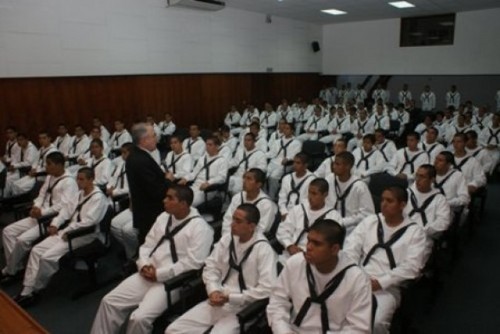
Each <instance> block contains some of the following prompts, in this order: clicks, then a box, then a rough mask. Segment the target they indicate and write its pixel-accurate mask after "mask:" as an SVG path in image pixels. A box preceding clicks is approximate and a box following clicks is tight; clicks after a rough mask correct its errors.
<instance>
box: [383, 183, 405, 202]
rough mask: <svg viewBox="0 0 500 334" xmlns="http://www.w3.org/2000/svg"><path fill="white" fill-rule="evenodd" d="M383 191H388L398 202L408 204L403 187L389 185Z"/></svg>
mask: <svg viewBox="0 0 500 334" xmlns="http://www.w3.org/2000/svg"><path fill="white" fill-rule="evenodd" d="M384 191H389V192H390V193H391V194H393V195H394V197H396V199H397V200H398V201H399V202H405V203H408V192H407V191H406V188H405V187H403V186H397V185H391V186H388V187H386V188H385V189H384Z"/></svg>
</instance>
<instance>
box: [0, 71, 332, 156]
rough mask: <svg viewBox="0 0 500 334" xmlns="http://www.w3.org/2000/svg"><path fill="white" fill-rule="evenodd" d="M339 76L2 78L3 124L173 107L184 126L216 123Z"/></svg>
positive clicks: (36, 125)
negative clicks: (246, 105) (248, 105)
mask: <svg viewBox="0 0 500 334" xmlns="http://www.w3.org/2000/svg"><path fill="white" fill-rule="evenodd" d="M333 81H334V77H323V76H320V75H318V74H186V75H154V76H111V77H69V78H26V79H0V125H1V126H2V127H3V128H4V127H5V126H7V125H15V126H16V127H17V128H18V129H19V130H20V131H23V132H26V133H28V135H30V136H31V138H36V134H37V132H38V131H39V130H40V129H47V130H49V131H50V132H51V133H52V134H53V135H55V130H56V125H57V123H61V122H62V123H66V124H67V125H68V126H69V127H70V128H71V129H72V128H73V127H74V125H75V124H77V123H81V124H83V125H84V127H86V128H87V130H88V128H90V125H91V119H92V117H94V116H99V117H100V118H101V119H102V120H103V122H104V123H105V125H106V126H108V128H110V130H112V125H113V121H114V120H116V119H122V120H123V121H124V122H125V123H126V124H127V125H130V124H132V122H134V121H137V120H143V119H144V118H145V116H146V115H147V114H151V115H153V116H154V117H155V118H156V119H157V120H159V119H161V118H163V115H164V113H165V112H170V113H172V114H173V115H174V119H175V122H176V123H177V124H178V125H179V126H181V127H186V126H188V125H189V124H190V123H191V122H198V123H199V124H200V126H201V127H203V128H215V127H216V126H217V125H219V124H220V123H221V121H222V119H223V118H224V115H225V113H226V112H227V111H228V110H229V107H230V106H231V105H233V104H234V105H236V106H238V108H241V105H242V101H252V103H254V105H256V106H257V107H258V108H259V109H261V108H262V106H263V104H264V102H267V101H269V102H271V103H272V104H273V105H274V106H276V105H277V104H278V103H279V102H280V101H281V99H282V98H287V99H288V100H289V101H295V100H296V99H297V97H302V98H304V99H307V100H310V99H311V98H312V97H314V96H316V95H317V94H318V92H319V90H320V89H321V87H322V85H323V84H324V83H326V82H328V83H330V82H333ZM71 131H72V130H71ZM3 143H4V138H1V140H0V145H2V147H3ZM0 151H2V150H1V149H0Z"/></svg>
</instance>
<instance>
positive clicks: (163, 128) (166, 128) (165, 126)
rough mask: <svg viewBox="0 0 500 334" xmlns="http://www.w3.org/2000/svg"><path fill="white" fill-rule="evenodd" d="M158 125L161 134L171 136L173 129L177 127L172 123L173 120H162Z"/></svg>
mask: <svg viewBox="0 0 500 334" xmlns="http://www.w3.org/2000/svg"><path fill="white" fill-rule="evenodd" d="M159 127H160V133H161V135H162V136H171V135H173V134H174V132H175V129H176V128H177V127H176V126H175V124H174V122H166V121H162V122H160V124H159Z"/></svg>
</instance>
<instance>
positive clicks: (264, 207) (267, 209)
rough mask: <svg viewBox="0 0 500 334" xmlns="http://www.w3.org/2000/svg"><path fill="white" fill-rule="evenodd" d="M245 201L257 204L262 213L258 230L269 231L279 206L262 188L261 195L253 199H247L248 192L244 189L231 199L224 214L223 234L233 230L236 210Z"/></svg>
mask: <svg viewBox="0 0 500 334" xmlns="http://www.w3.org/2000/svg"><path fill="white" fill-rule="evenodd" d="M243 203H250V204H255V206H257V209H259V213H260V221H259V225H257V230H258V231H260V232H261V233H264V232H267V231H269V229H270V228H271V226H272V224H273V222H274V220H275V219H276V213H277V212H278V206H277V205H276V203H274V201H273V200H272V199H271V198H270V197H269V196H268V195H267V194H266V193H265V192H263V191H262V190H261V191H260V193H259V195H258V196H257V197H256V198H255V200H253V201H249V200H248V199H247V194H246V192H245V191H242V192H240V193H238V194H235V195H234V196H233V198H232V199H231V203H230V204H229V207H228V208H227V210H226V213H225V214H224V218H223V219H222V235H226V234H228V233H230V232H231V223H232V222H233V213H234V211H236V209H237V208H238V206H239V205H240V204H243Z"/></svg>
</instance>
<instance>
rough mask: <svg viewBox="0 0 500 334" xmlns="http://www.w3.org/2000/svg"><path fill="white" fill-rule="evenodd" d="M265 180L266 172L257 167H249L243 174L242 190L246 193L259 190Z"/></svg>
mask: <svg viewBox="0 0 500 334" xmlns="http://www.w3.org/2000/svg"><path fill="white" fill-rule="evenodd" d="M265 182H266V174H265V173H264V172H263V171H262V170H260V169H258V168H250V169H249V170H248V171H247V172H246V173H245V174H244V175H243V190H244V191H246V192H247V193H255V192H259V191H260V189H262V186H263V185H264V183H265Z"/></svg>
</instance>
